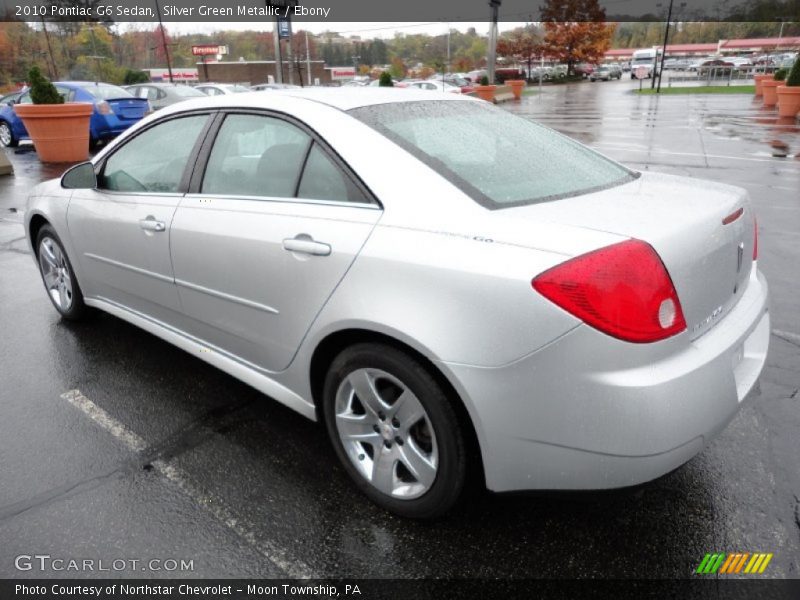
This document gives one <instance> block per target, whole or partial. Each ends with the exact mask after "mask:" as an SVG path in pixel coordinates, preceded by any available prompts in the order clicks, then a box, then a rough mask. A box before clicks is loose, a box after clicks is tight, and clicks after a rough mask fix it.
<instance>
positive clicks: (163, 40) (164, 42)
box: [153, 0, 175, 83]
mask: <svg viewBox="0 0 800 600" xmlns="http://www.w3.org/2000/svg"><path fill="white" fill-rule="evenodd" d="M153 2H155V3H156V15H158V26H159V28H160V29H161V44H162V45H163V47H164V56H165V57H166V59H167V73H169V82H170V83H175V82H174V81H173V79H172V62H171V61H170V59H169V50H168V49H167V36H166V34H165V33H164V22H163V21H162V20H161V7H160V6H159V5H158V0H153Z"/></svg>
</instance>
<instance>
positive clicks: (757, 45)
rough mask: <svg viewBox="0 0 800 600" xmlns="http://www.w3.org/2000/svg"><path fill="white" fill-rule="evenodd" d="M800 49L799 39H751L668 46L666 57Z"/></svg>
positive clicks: (612, 54) (625, 53)
mask: <svg viewBox="0 0 800 600" xmlns="http://www.w3.org/2000/svg"><path fill="white" fill-rule="evenodd" d="M798 48H800V37H797V36H795V37H783V38H753V39H747V40H719V41H718V42H717V43H710V44H668V45H667V56H671V57H694V56H711V55H723V56H725V55H727V56H739V55H750V54H754V55H758V54H766V53H768V52H780V51H784V52H789V51H792V50H797V49H798ZM637 49H638V48H613V49H611V50H609V51H607V52H606V53H605V58H606V60H617V61H623V60H630V59H631V57H632V56H633V53H634V52H635V51H636V50H637Z"/></svg>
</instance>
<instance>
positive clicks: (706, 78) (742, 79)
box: [661, 66, 775, 87]
mask: <svg viewBox="0 0 800 600" xmlns="http://www.w3.org/2000/svg"><path fill="white" fill-rule="evenodd" d="M773 71H775V69H774V68H768V69H765V68H764V67H760V66H752V67H707V68H700V69H698V70H697V71H664V74H663V78H662V80H661V87H664V86H666V87H672V86H673V84H676V87H677V86H681V85H687V84H695V85H728V86H730V85H750V84H752V83H753V76H754V75H756V74H763V73H772V72H773Z"/></svg>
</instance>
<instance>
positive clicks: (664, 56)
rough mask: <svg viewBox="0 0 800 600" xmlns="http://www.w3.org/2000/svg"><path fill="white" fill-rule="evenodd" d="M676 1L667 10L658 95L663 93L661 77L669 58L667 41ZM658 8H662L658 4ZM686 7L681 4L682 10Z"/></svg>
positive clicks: (684, 3) (671, 0)
mask: <svg viewBox="0 0 800 600" xmlns="http://www.w3.org/2000/svg"><path fill="white" fill-rule="evenodd" d="M673 1H674V0H669V9H668V10H667V27H666V29H665V30H664V45H663V46H662V49H661V65H660V67H659V69H658V87H657V88H656V94H660V93H661V77H662V76H663V75H664V59H665V58H666V57H667V41H668V40H669V26H670V24H671V23H672V4H673ZM656 6H661V5H660V4H656ZM685 6H686V2H681V8H684V7H685ZM656 57H658V51H656ZM653 78H654V79H655V74H653Z"/></svg>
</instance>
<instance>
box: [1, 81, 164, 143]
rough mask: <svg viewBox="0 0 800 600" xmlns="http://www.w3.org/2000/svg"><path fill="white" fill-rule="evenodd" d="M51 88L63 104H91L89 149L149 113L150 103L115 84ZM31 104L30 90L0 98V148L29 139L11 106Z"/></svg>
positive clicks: (75, 83)
mask: <svg viewBox="0 0 800 600" xmlns="http://www.w3.org/2000/svg"><path fill="white" fill-rule="evenodd" d="M54 85H55V86H56V89H57V90H58V93H59V94H61V96H62V97H63V98H64V101H65V102H91V103H92V104H94V112H92V118H91V120H90V122H89V145H90V147H92V148H93V147H95V146H97V144H98V143H100V142H102V141H105V140H109V139H111V138H113V137H116V136H117V135H119V134H120V133H122V132H123V131H125V130H126V129H127V128H128V127H130V126H131V125H133V124H134V123H136V122H137V121H139V120H140V119H141V118H142V117H144V116H145V115H146V114H147V113H148V112H150V104H149V102H148V101H147V100H146V99H142V98H135V97H134V96H133V95H131V93H130V92H128V91H126V90H124V89H122V88H121V87H118V86H116V85H110V84H107V83H94V82H90V81H60V82H55V83H54ZM30 103H31V95H30V91H29V90H23V91H22V92H17V93H16V94H9V95H8V96H3V98H0V145H2V146H8V147H11V148H13V147H15V146H17V145H18V144H19V142H20V141H21V140H27V139H30V137H29V136H28V132H27V131H26V130H25V125H24V124H23V123H22V119H20V118H19V117H18V116H17V115H16V113H15V112H14V107H13V105H14V104H30Z"/></svg>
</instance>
